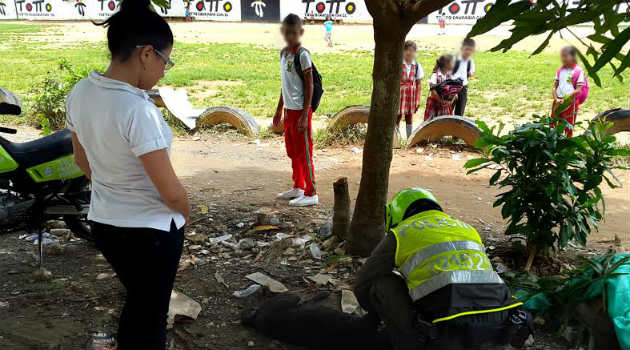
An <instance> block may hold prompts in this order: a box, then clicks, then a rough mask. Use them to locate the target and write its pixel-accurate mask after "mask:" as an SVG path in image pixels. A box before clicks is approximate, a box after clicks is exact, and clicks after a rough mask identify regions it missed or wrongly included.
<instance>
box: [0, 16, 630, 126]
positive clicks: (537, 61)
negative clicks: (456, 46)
mask: <svg viewBox="0 0 630 350" xmlns="http://www.w3.org/2000/svg"><path fill="white" fill-rule="evenodd" d="M51 28H53V29H52V30H54V28H55V27H54V25H52V27H51V25H46V27H44V25H43V24H39V25H34V24H16V23H0V62H2V66H3V69H2V70H0V87H3V88H8V89H10V90H13V91H15V92H16V93H17V94H18V95H20V96H21V97H22V98H24V99H25V101H26V104H27V107H28V93H29V88H30V87H31V86H32V85H33V84H34V83H36V82H37V81H38V80H40V79H42V78H43V77H44V76H45V75H46V73H47V72H49V71H51V70H54V69H55V68H56V65H57V62H59V60H60V59H62V58H64V59H67V60H68V61H69V62H70V63H72V64H73V65H75V66H89V67H95V68H98V69H104V68H106V65H107V62H108V53H107V48H106V44H105V42H102V41H101V42H80V43H76V44H72V43H65V44H64V45H49V44H48V43H47V42H46V41H45V40H42V39H41V36H39V38H40V39H39V40H33V39H32V38H31V37H33V34H35V33H40V34H41V32H42V31H50V30H51ZM44 34H45V32H44ZM44 38H45V35H44ZM421 47H422V46H421ZM441 53H442V52H441V51H438V50H435V49H431V50H427V49H421V51H420V52H419V57H418V60H419V62H420V63H421V64H422V66H423V67H424V70H425V72H426V73H427V76H428V74H429V73H430V71H431V69H432V67H433V63H434V62H435V59H436V58H437V56H438V55H439V54H441ZM172 56H173V60H174V61H175V62H176V66H175V68H173V69H172V70H171V71H169V72H168V73H167V75H166V77H165V78H164V79H163V80H162V82H161V84H165V85H172V86H175V87H183V88H186V89H187V90H188V92H189V94H190V95H191V98H192V100H193V103H194V104H195V105H197V106H200V107H201V106H217V105H229V106H235V107H238V108H241V109H244V110H246V111H248V112H249V113H250V114H252V115H254V116H256V117H259V118H260V117H262V118H264V117H271V116H272V114H273V112H274V110H275V104H276V102H277V98H278V94H279V91H280V80H279V66H278V49H277V48H272V47H269V46H257V45H252V44H233V43H208V44H192V43H182V42H178V43H176V46H175V49H174V51H173V55H172ZM372 56H373V53H372V52H371V51H368V50H351V51H340V52H339V53H317V54H315V55H314V61H315V63H316V64H317V65H318V68H319V70H320V72H321V73H322V75H323V78H324V88H325V90H326V93H325V95H324V99H323V102H322V105H321V107H320V110H319V111H318V113H319V114H334V113H335V112H337V111H339V110H340V109H342V108H343V107H345V106H348V105H354V104H369V102H370V93H371V85H372V82H371V71H372ZM475 60H476V65H477V74H476V76H477V78H476V79H475V80H473V81H472V82H471V84H470V88H469V91H470V92H469V105H468V109H467V114H468V116H469V117H472V118H481V119H484V120H486V121H489V122H494V121H498V120H502V121H504V122H506V123H508V124H511V123H512V122H515V121H524V120H525V119H527V118H529V116H531V114H543V113H548V110H549V109H550V96H551V85H552V83H553V79H554V76H555V72H556V70H557V68H558V66H559V61H558V57H557V55H556V54H552V53H543V54H540V55H537V56H534V57H529V52H525V51H512V52H508V53H491V52H478V53H476V55H475ZM600 76H601V78H602V86H603V87H601V88H600V87H597V86H595V84H594V83H592V80H591V90H590V95H589V99H588V101H587V102H586V104H584V105H583V108H582V111H581V115H582V116H584V117H591V116H593V115H595V114H596V113H598V112H601V111H604V110H607V109H611V108H616V107H622V106H626V105H627V103H628V79H629V77H630V73H629V72H626V73H625V76H624V78H625V79H624V80H625V81H624V82H620V81H619V80H617V79H613V78H612V74H611V70H610V69H609V68H606V69H604V70H603V71H602V72H601V73H600ZM423 85H424V86H423V90H424V91H423V101H422V102H421V105H422V106H424V98H425V96H426V94H427V91H426V90H427V84H426V83H425V84H423ZM27 110H28V108H27ZM422 112H423V108H422V107H421V110H420V111H419V114H421V113H422ZM0 118H4V119H0V122H4V123H11V124H15V123H20V120H19V119H15V118H7V117H0Z"/></svg>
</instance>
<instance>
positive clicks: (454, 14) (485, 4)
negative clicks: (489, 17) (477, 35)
mask: <svg viewBox="0 0 630 350" xmlns="http://www.w3.org/2000/svg"><path fill="white" fill-rule="evenodd" d="M493 5H494V3H493V2H490V1H486V0H461V1H456V2H453V3H451V4H450V5H448V6H447V8H446V11H448V12H446V11H444V8H441V9H439V10H438V14H439V15H444V17H445V18H446V20H449V21H455V22H457V21H466V20H477V19H479V18H481V17H483V16H485V15H486V13H488V11H490V9H491V8H492V6H493Z"/></svg>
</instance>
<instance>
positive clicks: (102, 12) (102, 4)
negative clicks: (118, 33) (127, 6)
mask: <svg viewBox="0 0 630 350" xmlns="http://www.w3.org/2000/svg"><path fill="white" fill-rule="evenodd" d="M97 1H98V2H99V12H98V17H110V16H111V15H113V14H114V13H115V12H116V11H117V10H118V5H119V3H120V0H97Z"/></svg>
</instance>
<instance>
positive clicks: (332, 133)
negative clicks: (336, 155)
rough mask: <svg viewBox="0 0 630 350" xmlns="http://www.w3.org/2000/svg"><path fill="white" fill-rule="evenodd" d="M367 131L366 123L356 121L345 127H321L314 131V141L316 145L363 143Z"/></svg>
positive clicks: (321, 146) (320, 146)
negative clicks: (356, 122)
mask: <svg viewBox="0 0 630 350" xmlns="http://www.w3.org/2000/svg"><path fill="white" fill-rule="evenodd" d="M366 133H367V125H366V124H362V123H358V124H353V125H350V126H348V127H347V128H345V129H329V128H323V129H319V130H317V131H316V132H315V137H314V140H313V141H314V143H315V145H316V146H317V147H319V148H323V147H329V146H345V145H355V144H358V143H363V141H365V135H366Z"/></svg>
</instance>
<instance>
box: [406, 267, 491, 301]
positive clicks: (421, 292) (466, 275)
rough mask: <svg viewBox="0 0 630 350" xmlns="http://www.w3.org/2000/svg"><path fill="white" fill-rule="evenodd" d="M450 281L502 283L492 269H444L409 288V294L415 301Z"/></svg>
mask: <svg viewBox="0 0 630 350" xmlns="http://www.w3.org/2000/svg"><path fill="white" fill-rule="evenodd" d="M451 283H503V280H502V279H501V277H499V275H498V274H497V273H496V272H494V271H492V270H473V271H468V270H455V271H446V272H442V273H440V274H439V275H435V276H433V277H431V278H429V279H428V280H426V281H425V282H424V283H422V284H421V285H419V286H417V287H415V288H414V289H412V290H410V291H409V295H410V296H411V299H412V300H413V301H416V300H418V299H421V298H423V297H425V296H427V295H429V294H431V293H433V292H435V291H436V290H438V289H440V288H442V287H446V286H447V285H449V284H451Z"/></svg>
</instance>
